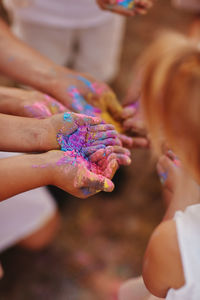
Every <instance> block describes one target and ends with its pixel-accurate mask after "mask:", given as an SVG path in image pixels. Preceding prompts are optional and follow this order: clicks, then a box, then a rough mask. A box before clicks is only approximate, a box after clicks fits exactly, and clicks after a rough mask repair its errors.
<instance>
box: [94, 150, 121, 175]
mask: <svg viewBox="0 0 200 300" xmlns="http://www.w3.org/2000/svg"><path fill="white" fill-rule="evenodd" d="M112 160H115V161H117V154H115V153H110V154H109V155H108V156H106V157H102V159H101V160H99V161H98V166H99V167H100V168H101V170H102V171H104V170H105V169H106V167H107V166H108V164H109V163H110V162H111V161H112Z"/></svg>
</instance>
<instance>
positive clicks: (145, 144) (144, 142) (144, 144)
mask: <svg viewBox="0 0 200 300" xmlns="http://www.w3.org/2000/svg"><path fill="white" fill-rule="evenodd" d="M149 147H150V142H149V140H148V139H147V138H142V137H135V138H133V144H132V149H133V148H149Z"/></svg>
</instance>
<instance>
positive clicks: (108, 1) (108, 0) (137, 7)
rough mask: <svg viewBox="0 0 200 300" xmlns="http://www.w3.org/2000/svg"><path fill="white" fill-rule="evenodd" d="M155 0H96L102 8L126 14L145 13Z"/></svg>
mask: <svg viewBox="0 0 200 300" xmlns="http://www.w3.org/2000/svg"><path fill="white" fill-rule="evenodd" d="M154 1H155V0H96V2H97V4H98V5H99V6H100V8H102V9H105V10H110V11H112V12H115V13H118V14H121V15H125V16H135V15H137V14H141V15H144V14H146V12H147V10H148V9H150V8H151V7H152V5H153V3H154Z"/></svg>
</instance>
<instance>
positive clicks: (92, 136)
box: [57, 113, 130, 195]
mask: <svg viewBox="0 0 200 300" xmlns="http://www.w3.org/2000/svg"><path fill="white" fill-rule="evenodd" d="M64 121H65V122H69V123H71V122H72V119H71V114H70V113H65V114H64ZM115 136H117V132H116V131H114V130H110V131H108V132H106V131H105V132H101V133H100V134H99V132H95V131H92V130H91V126H90V125H88V126H86V125H83V126H79V127H78V129H76V130H75V131H74V132H73V133H72V134H68V135H66V134H63V132H62V130H61V131H60V132H59V133H58V134H57V141H58V143H59V145H60V147H61V150H62V151H64V152H66V153H68V160H67V163H70V164H72V165H73V166H75V165H76V164H84V165H85V166H86V168H87V169H88V170H89V171H91V172H93V173H95V174H98V175H104V176H105V175H107V176H108V177H112V176H113V175H114V173H115V171H116V170H117V168H118V165H117V166H116V165H113V164H116V163H117V162H116V161H113V163H111V164H109V161H106V158H107V157H106V156H107V155H109V154H111V153H112V150H111V148H110V149H106V142H105V141H106V140H109V145H111V144H112V143H113V145H114V144H115ZM112 139H113V142H112ZM92 147H95V148H94V151H92V152H88V149H91V148H92ZM99 149H104V150H103V152H102V160H101V163H99V164H97V163H95V162H92V161H91V160H90V155H88V153H89V154H93V153H94V152H95V150H96V151H97V150H99ZM126 154H128V155H129V153H126ZM128 155H127V164H129V160H130V158H129V157H128ZM69 156H70V159H69ZM104 158H105V159H104ZM104 160H105V161H104ZM62 163H66V159H65V157H64V158H62V159H61V160H60V161H59V162H58V164H62ZM103 165H104V168H103ZM106 165H109V168H108V169H107V174H103V171H104V170H105V168H106ZM113 170H114V171H113ZM82 175H84V174H81V173H80V174H79V176H78V178H77V179H76V180H77V182H79V184H80V182H81V181H82V177H81V176H82ZM77 182H76V183H75V184H77ZM105 188H106V187H105ZM82 192H83V193H84V195H86V194H85V193H89V191H88V188H86V189H82ZM96 192H98V188H97V187H96Z"/></svg>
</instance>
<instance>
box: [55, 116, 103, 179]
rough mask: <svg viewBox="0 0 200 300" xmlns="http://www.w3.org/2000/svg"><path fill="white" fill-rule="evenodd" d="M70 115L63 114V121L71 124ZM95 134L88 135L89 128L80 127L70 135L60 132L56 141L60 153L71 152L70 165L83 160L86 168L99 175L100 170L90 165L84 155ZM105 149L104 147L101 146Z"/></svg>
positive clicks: (92, 164)
mask: <svg viewBox="0 0 200 300" xmlns="http://www.w3.org/2000/svg"><path fill="white" fill-rule="evenodd" d="M70 117H71V116H70V113H65V114H64V121H65V122H71V120H70ZM94 135H95V133H93V132H92V133H90V126H85V125H84V126H80V127H79V128H78V129H77V130H76V131H74V132H73V133H72V134H68V135H65V134H63V133H62V131H61V132H59V133H58V134H57V141H58V143H59V145H60V147H61V150H62V151H65V152H69V151H70V152H71V155H70V156H71V157H72V158H73V160H72V163H73V164H76V163H78V162H80V159H84V160H85V162H87V168H88V169H89V170H92V171H93V172H95V173H96V174H101V170H100V168H99V167H98V166H97V165H96V164H94V163H91V162H90V160H89V157H88V156H87V155H86V151H85V149H86V148H88V147H91V146H92V143H93V140H94ZM102 147H105V146H101V148H102Z"/></svg>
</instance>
